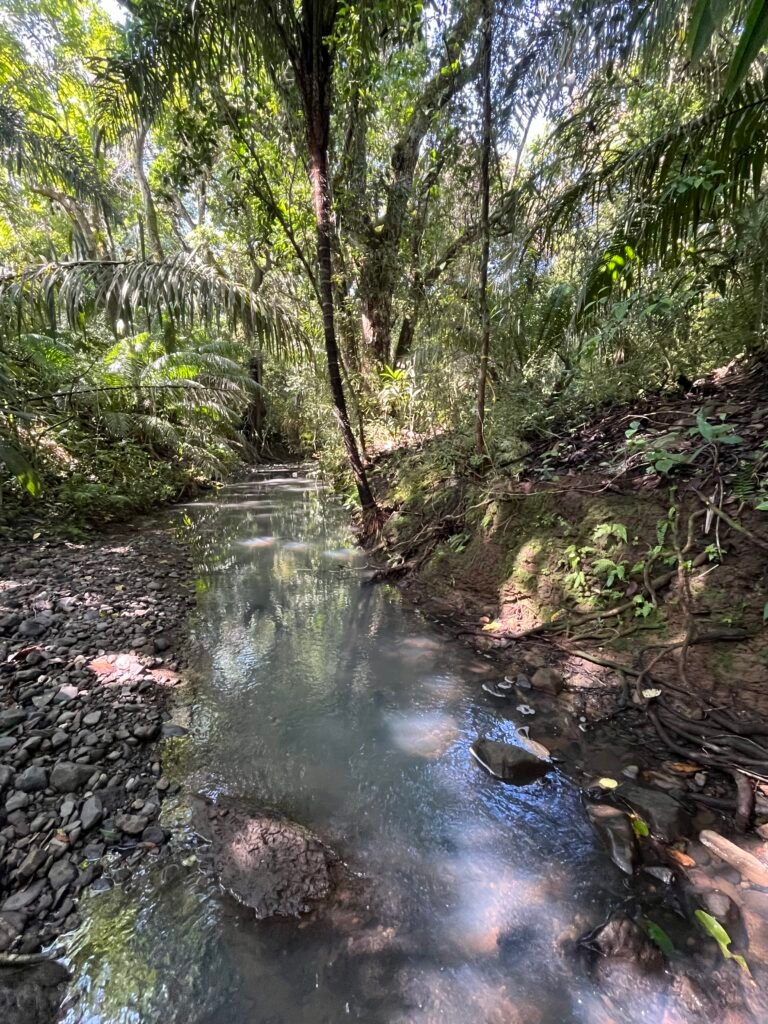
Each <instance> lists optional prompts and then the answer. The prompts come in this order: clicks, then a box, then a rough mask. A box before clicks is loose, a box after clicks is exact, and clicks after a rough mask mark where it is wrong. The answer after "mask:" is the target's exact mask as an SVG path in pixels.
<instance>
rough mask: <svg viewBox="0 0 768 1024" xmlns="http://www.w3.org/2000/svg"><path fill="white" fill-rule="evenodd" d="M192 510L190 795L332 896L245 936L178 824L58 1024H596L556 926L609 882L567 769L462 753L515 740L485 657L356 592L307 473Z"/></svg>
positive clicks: (91, 929) (599, 911) (332, 522)
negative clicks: (287, 833)
mask: <svg viewBox="0 0 768 1024" xmlns="http://www.w3.org/2000/svg"><path fill="white" fill-rule="evenodd" d="M265 500H266V501H268V503H269V507H268V508H265V507H264V504H263V503H264V501H265ZM265 513H268V514H269V516H270V519H271V522H270V524H269V531H265V530H264V529H263V525H260V524H262V523H263V520H262V517H263V516H264V514H265ZM185 515H186V517H188V519H187V521H188V522H190V521H191V524H192V525H191V527H189V526H188V528H189V529H191V536H192V543H193V546H194V550H195V553H196V559H197V564H198V571H199V574H200V575H199V580H198V585H197V591H198V599H199V608H198V611H197V613H196V616H195V620H194V632H195V635H196V640H197V642H198V644H199V647H200V648H201V649H202V650H203V651H204V652H205V660H204V661H203V662H202V663H201V665H200V667H199V672H198V679H197V683H196V687H195V694H196V696H195V702H196V703H195V707H194V713H193V716H192V730H191V734H190V737H189V740H188V741H187V759H186V761H185V768H184V773H183V775H184V780H185V786H186V788H187V790H188V791H189V792H190V793H202V794H206V795H207V796H209V797H212V798H216V797H219V796H220V795H222V796H224V797H230V798H235V799H237V800H239V801H243V802H244V803H245V804H246V805H247V806H248V807H250V808H251V809H252V810H253V812H255V813H259V812H268V813H270V814H272V813H278V814H282V815H285V816H287V817H288V818H289V819H292V820H293V821H296V822H298V823H300V824H301V825H304V826H306V827H308V828H309V829H312V830H313V831H314V832H315V833H317V835H318V836H319V837H320V838H321V839H322V840H323V841H324V842H325V843H327V844H328V846H329V847H331V848H332V849H334V850H336V852H337V853H338V854H339V855H340V857H341V860H342V868H341V869H340V871H341V874H340V882H339V890H338V892H337V893H336V895H334V896H332V897H331V898H330V900H328V901H327V903H326V904H325V905H323V906H321V907H319V908H318V909H317V910H316V911H315V912H314V913H313V914H311V915H309V916H307V917H305V918H302V919H301V920H296V919H280V920H277V919H275V920H271V921H262V922H260V923H257V922H256V921H255V920H254V919H253V917H252V916H251V915H249V914H248V913H247V912H245V911H244V910H243V909H242V908H238V907H237V906H236V905H235V904H234V902H233V901H232V900H230V899H229V898H228V897H227V896H225V895H223V894H221V893H220V892H219V891H218V890H217V888H216V886H215V884H214V883H213V882H212V880H211V877H210V874H209V873H208V871H207V869H205V870H201V864H200V858H202V861H203V862H205V851H204V849H198V847H197V846H196V845H195V844H196V842H197V841H196V840H195V839H194V836H192V835H190V836H189V837H188V844H189V847H190V848H189V849H188V848H184V843H183V842H180V843H179V844H178V845H179V851H178V853H177V855H176V859H175V862H174V864H173V865H170V867H172V868H174V869H175V870H174V872H173V873H172V874H171V875H168V874H167V873H164V872H166V871H167V868H168V866H166V869H164V871H159V870H158V871H154V872H153V871H149V872H147V873H146V874H144V875H143V876H141V877H140V878H139V879H138V881H137V882H136V883H135V884H134V885H133V886H132V888H131V890H130V891H127V892H125V893H120V892H112V893H108V894H107V895H106V896H101V897H98V898H97V899H94V900H93V902H92V918H91V922H90V925H89V926H87V927H86V928H85V929H84V930H83V932H82V933H81V935H80V936H78V938H77V940H76V942H75V943H74V945H73V948H72V963H73V967H74V969H75V971H76V984H77V991H78V992H79V999H78V1000H77V1001H76V1002H75V1004H74V1005H73V1006H72V1008H71V1009H70V1010H69V1011H68V1016H67V1018H66V1021H67V1024H86V1022H87V1024H144V1022H149V1021H155V1020H162V1021H163V1022H164V1024H295V1022H298V1021H301V1022H302V1024H337V1022H340V1021H343V1020H348V1019H352V1020H358V1021H362V1022H365V1024H466V1022H467V1021H477V1022H482V1024H489V1022H498V1024H555V1022H557V1024H598V1022H599V1024H602V1021H603V1020H604V1019H605V1021H606V1024H607V1020H608V1019H610V1018H605V1017H600V1016H599V1013H598V1011H600V1010H601V1008H604V1007H605V1005H606V1004H605V1001H604V999H603V997H602V995H601V994H599V993H596V992H595V990H594V985H593V983H592V981H591V980H590V978H589V976H588V975H587V974H585V973H584V970H583V969H582V965H581V964H580V962H579V961H578V959H577V958H575V957H574V956H573V955H571V954H568V953H566V950H567V948H568V943H567V942H566V941H565V940H564V938H563V936H564V935H565V936H572V935H573V934H578V933H583V932H584V931H588V930H589V929H590V928H592V927H594V926H595V925H597V924H598V923H599V922H600V921H601V920H602V919H603V917H604V916H605V913H606V907H607V906H608V905H609V901H610V900H611V899H612V898H613V897H615V896H617V895H618V894H619V893H621V892H622V891H623V890H622V885H623V882H622V878H621V876H620V875H619V872H618V870H616V869H614V868H613V866H612V864H611V863H610V861H609V860H608V858H607V857H606V856H605V854H604V853H603V852H602V851H601V850H600V849H597V848H596V845H595V841H594V838H593V834H592V831H591V828H590V826H589V824H588V822H587V821H586V818H585V816H584V812H583V809H582V805H581V801H580V798H579V793H578V791H577V790H576V789H575V788H574V787H573V786H572V785H570V784H569V783H568V782H567V781H566V780H564V779H563V778H562V777H560V776H559V775H557V774H556V773H553V774H551V775H550V776H548V777H547V778H546V779H544V780H541V781H538V782H534V783H533V784H531V785H528V786H526V787H524V788H517V787H510V786H505V785H504V784H501V783H499V782H497V781H496V780H494V779H492V778H491V777H490V776H489V775H488V774H487V773H486V772H485V771H483V769H482V768H480V767H479V766H478V765H477V764H476V763H475V762H474V760H473V759H472V757H471V755H470V746H471V744H472V743H473V742H474V741H475V740H476V739H477V738H478V737H480V736H487V737H488V738H490V739H495V740H504V741H506V742H510V743H518V744H519V743H520V739H519V736H518V733H517V726H518V725H520V724H523V723H522V721H515V718H520V717H521V716H520V715H516V712H515V711H514V706H513V705H510V707H508V708H507V707H506V706H503V707H501V708H500V707H499V704H498V702H494V701H493V700H492V699H487V698H485V697H484V695H483V693H482V691H481V688H480V687H481V683H482V682H483V681H484V679H486V678H488V676H489V673H491V672H492V670H491V668H490V666H489V665H488V664H486V663H485V661H484V659H482V658H478V657H477V656H474V655H470V654H469V653H468V652H466V651H464V650H463V649H462V648H459V647H457V646H454V645H453V644H452V643H450V642H449V641H446V640H445V639H444V638H443V637H442V636H441V635H440V634H438V633H437V632H435V631H433V630H432V629H431V628H430V627H429V626H428V625H427V624H426V623H425V621H424V620H423V619H422V618H421V617H420V616H419V615H418V614H417V613H415V612H414V611H412V610H410V609H408V608H406V607H404V606H403V604H402V603H401V601H400V599H399V598H398V595H397V594H396V593H395V592H394V591H392V590H390V589H389V588H386V587H381V586H379V587H372V586H370V585H368V584H366V583H365V582H364V581H363V580H362V579H361V573H360V567H361V566H363V565H364V564H365V557H364V556H363V555H362V554H361V552H360V551H359V550H358V549H357V548H356V547H355V545H354V543H353V540H352V537H351V536H350V534H349V531H348V530H347V529H345V519H344V516H343V513H342V512H341V511H340V510H339V508H338V507H337V505H336V504H335V503H334V500H333V499H332V497H331V496H329V495H328V494H327V493H326V492H324V491H323V490H321V489H320V488H318V487H316V485H315V483H314V482H313V481H311V480H306V479H303V478H301V477H298V476H293V475H292V474H291V472H290V471H285V470H283V471H278V475H277V476H275V477H274V478H272V479H269V478H268V477H267V478H264V477H262V478H260V479H257V480H254V481H252V482H251V483H250V484H246V483H238V484H235V485H232V486H231V487H225V488H223V489H222V492H221V494H220V496H219V498H218V499H217V500H214V501H205V502H201V503H199V504H197V505H193V506H189V507H188V508H187V509H186V510H185ZM190 851H191V852H190ZM198 853H199V856H198ZM232 854H233V856H236V857H241V854H240V853H238V851H236V850H233V851H232ZM241 859H242V857H241ZM115 915H117V920H118V921H119V922H120V925H119V927H117V928H115V929H111V928H110V924H109V922H110V921H111V920H112V918H113V917H114V916H115ZM157 950H160V951H161V954H156V951H157ZM131 990H136V991H139V992H140V993H141V994H140V996H136V997H133V998H132V997H130V995H129V993H130V991H131ZM650 1004H651V1003H650V1000H649V1001H648V1003H647V1005H650ZM608 1005H609V1004H608ZM617 1019H618V1018H617ZM647 1019H648V1018H646V1017H645V1016H644V1015H643V1014H642V1013H641V1012H639V1011H638V1012H637V1013H635V1010H634V1009H630V1010H629V1011H627V1012H625V1013H623V1014H622V1016H621V1020H622V1024H636V1022H639V1021H645V1020H647ZM659 1019H660V1018H659Z"/></svg>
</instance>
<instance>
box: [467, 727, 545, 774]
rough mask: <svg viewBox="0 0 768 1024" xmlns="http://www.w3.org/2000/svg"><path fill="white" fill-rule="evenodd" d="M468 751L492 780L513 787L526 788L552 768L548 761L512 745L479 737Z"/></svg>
mask: <svg viewBox="0 0 768 1024" xmlns="http://www.w3.org/2000/svg"><path fill="white" fill-rule="evenodd" d="M469 749H470V753H471V754H472V756H473V757H474V758H475V760H476V761H477V762H478V763H479V764H481V765H482V766H483V768H485V770H486V771H487V772H490V774H491V775H493V777H494V778H496V779H501V780H502V782H510V783H512V785H513V786H528V785H529V784H530V783H531V782H536V780H537V779H541V778H543V777H544V776H545V775H546V774H547V772H548V771H550V769H551V768H552V765H551V764H550V762H549V761H545V760H543V758H541V757H537V756H536V754H532V753H531V752H530V750H525V749H524V748H523V747H516V746H515V745H514V744H513V743H502V742H500V741H498V740H487V739H486V738H485V737H481V738H480V739H479V740H475V742H474V743H473V744H472V746H471V747H470V748H469Z"/></svg>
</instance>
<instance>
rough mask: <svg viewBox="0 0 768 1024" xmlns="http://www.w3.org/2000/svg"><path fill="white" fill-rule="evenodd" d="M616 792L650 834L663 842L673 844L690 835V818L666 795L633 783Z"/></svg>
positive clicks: (676, 802)
mask: <svg viewBox="0 0 768 1024" xmlns="http://www.w3.org/2000/svg"><path fill="white" fill-rule="evenodd" d="M617 792H618V795H619V796H621V797H622V798H623V799H624V800H626V802H627V803H628V804H629V805H630V806H631V808H632V809H633V810H634V811H636V812H637V814H639V815H640V817H641V818H642V819H643V820H644V821H645V822H647V824H648V826H649V828H650V830H651V832H652V833H653V834H654V835H657V836H659V837H660V838H661V839H663V840H664V841H665V842H669V843H671V842H674V841H675V840H676V839H681V838H684V837H685V836H687V835H688V834H689V833H690V830H691V819H690V816H689V815H688V813H687V812H686V811H685V809H684V808H683V807H682V806H681V805H680V804H679V803H678V801H677V800H675V798H674V797H671V796H669V794H668V793H662V792H661V791H660V790H657V789H649V788H648V787H646V786H637V785H635V784H634V783H623V784H622V786H621V787H620V789H619V790H618V791H617Z"/></svg>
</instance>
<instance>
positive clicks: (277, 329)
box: [0, 253, 302, 352]
mask: <svg viewBox="0 0 768 1024" xmlns="http://www.w3.org/2000/svg"><path fill="white" fill-rule="evenodd" d="M50 300H54V301H55V302H56V305H57V307H58V309H59V310H60V311H61V313H62V315H63V316H64V318H65V320H66V322H67V324H68V325H69V326H70V327H71V328H72V329H78V328H80V327H81V325H82V318H83V317H84V316H85V315H87V313H88V312H89V311H90V310H91V309H99V310H107V311H109V312H110V313H111V314H112V315H113V316H114V317H115V318H116V319H117V318H121V319H123V320H124V321H126V322H129V323H132V322H133V321H134V320H135V318H136V317H137V316H138V314H139V313H140V311H142V310H145V311H146V310H150V311H155V310H157V309H160V310H163V311H164V312H167V313H168V314H169V315H171V316H173V317H174V319H175V320H176V321H177V322H178V324H179V325H181V326H184V327H191V326H193V325H195V324H201V325H204V326H206V327H210V326H211V325H213V324H215V323H216V322H217V320H220V319H221V317H222V316H223V317H224V319H225V320H226V322H227V323H228V324H230V325H236V324H241V325H242V326H243V327H244V328H245V330H246V331H247V333H248V334H249V335H253V336H255V337H256V338H258V340H259V343H260V344H261V345H262V347H263V348H265V349H266V350H268V351H275V352H280V351H281V350H284V349H285V348H291V347H293V346H295V345H297V344H302V339H301V333H300V332H299V331H298V329H297V327H296V323H295V320H294V318H293V316H292V314H291V311H290V310H288V309H287V308H286V307H285V306H284V305H283V304H282V303H281V302H280V300H279V298H278V297H277V296H275V295H274V294H268V293H267V292H264V293H262V292H261V291H260V292H258V293H257V292H253V291H251V290H250V289H249V288H246V287H245V286H244V285H241V284H239V283H238V282H236V281H232V280H231V279H229V278H227V277H225V276H224V275H223V274H222V273H221V272H220V271H219V270H217V269H216V268H214V267H211V266H209V265H207V264H203V263H200V262H199V261H198V260H197V259H196V258H195V254H194V253H193V254H189V255H188V254H186V253H182V254H180V255H178V256H174V257H172V258H168V259H166V260H163V261H162V262H161V261H152V260H72V261H69V262H58V263H46V264H42V265H38V266H32V267H26V268H24V269H22V270H20V271H17V272H8V273H5V274H3V273H0V315H2V314H5V318H6V321H7V323H8V324H9V325H10V324H11V323H14V322H16V323H19V322H22V321H23V318H24V316H25V315H26V316H30V315H31V317H32V319H33V320H34V321H37V322H39V320H40V319H41V317H43V316H44V314H45V313H46V311H47V308H48V304H49V301H50Z"/></svg>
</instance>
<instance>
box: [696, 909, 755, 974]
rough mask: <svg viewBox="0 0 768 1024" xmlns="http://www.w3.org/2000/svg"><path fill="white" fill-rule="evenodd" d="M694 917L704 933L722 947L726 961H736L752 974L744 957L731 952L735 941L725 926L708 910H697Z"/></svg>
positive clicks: (721, 950)
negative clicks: (732, 943) (731, 946)
mask: <svg viewBox="0 0 768 1024" xmlns="http://www.w3.org/2000/svg"><path fill="white" fill-rule="evenodd" d="M694 916H695V917H696V920H697V921H698V922H699V924H700V925H701V927H702V928H703V929H704V931H705V932H706V933H707V934H708V935H711V936H712V938H713V939H714V940H715V942H716V943H717V944H718V946H719V947H720V952H721V953H722V954H723V956H724V957H725V959H726V960H735V961H736V963H737V964H738V965H739V967H741V969H742V970H743V971H745V972H746V973H747V974H750V970H749V967H748V966H747V961H746V960H745V959H744V957H743V956H739V955H738V954H736V953H732V952H731V950H730V945H731V942H732V941H733V940H732V939H731V936H730V935H729V934H728V932H727V931H726V930H725V928H723V926H722V925H721V924H720V922H719V921H718V920H717V918H716V917H712V915H711V914H708V913H707V912H706V910H697V911H696V912H695V915H694Z"/></svg>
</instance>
